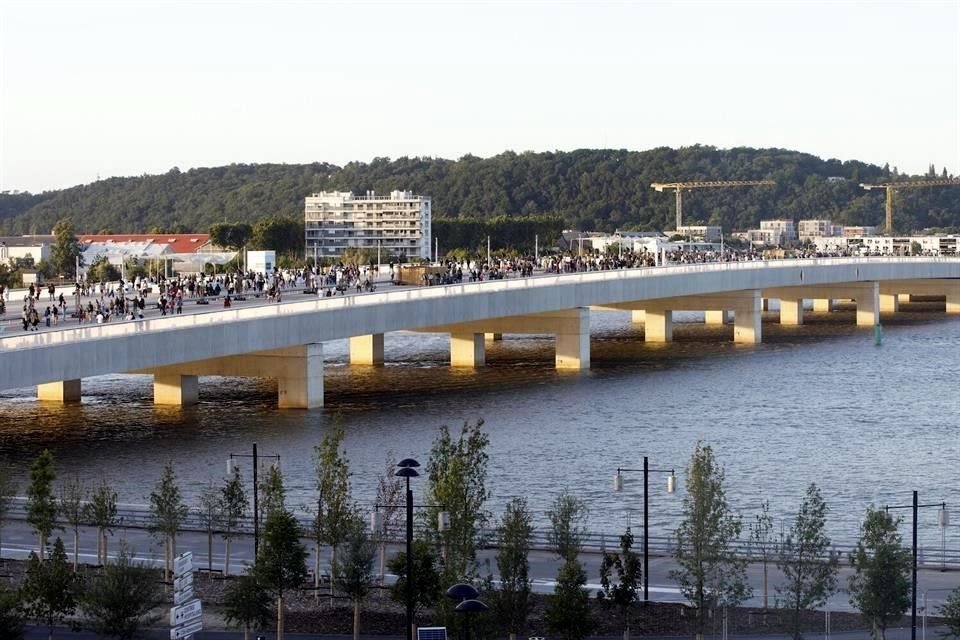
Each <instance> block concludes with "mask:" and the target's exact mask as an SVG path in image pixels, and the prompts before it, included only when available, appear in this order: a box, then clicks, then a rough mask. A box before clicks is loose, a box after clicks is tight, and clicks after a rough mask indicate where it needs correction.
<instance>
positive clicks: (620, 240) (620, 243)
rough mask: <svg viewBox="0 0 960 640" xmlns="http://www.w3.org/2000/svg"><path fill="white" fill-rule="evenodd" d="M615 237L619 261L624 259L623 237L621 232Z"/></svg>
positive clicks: (615, 234) (614, 235)
mask: <svg viewBox="0 0 960 640" xmlns="http://www.w3.org/2000/svg"><path fill="white" fill-rule="evenodd" d="M613 237H614V238H616V239H617V259H622V258H623V236H622V235H620V232H619V231H617V232H615V233H614V234H613Z"/></svg>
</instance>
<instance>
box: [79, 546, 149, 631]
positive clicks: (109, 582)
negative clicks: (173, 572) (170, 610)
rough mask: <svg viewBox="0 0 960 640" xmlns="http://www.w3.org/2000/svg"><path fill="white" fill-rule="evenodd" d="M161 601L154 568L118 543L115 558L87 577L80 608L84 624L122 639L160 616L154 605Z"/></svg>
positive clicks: (91, 628)
mask: <svg viewBox="0 0 960 640" xmlns="http://www.w3.org/2000/svg"><path fill="white" fill-rule="evenodd" d="M162 602H163V593H162V589H161V586H160V584H159V582H158V581H157V572H156V571H155V570H153V569H151V568H150V567H148V566H147V565H146V564H145V563H142V562H138V561H135V560H134V559H133V551H132V550H130V549H128V548H127V547H126V545H124V544H123V543H121V544H120V548H119V549H118V550H117V557H116V560H114V562H112V563H108V564H106V565H104V567H103V573H101V574H100V575H99V576H95V577H94V578H92V579H91V580H89V581H88V583H87V585H86V588H85V590H84V594H83V596H82V598H81V600H80V609H81V611H82V612H83V614H84V617H85V620H84V626H85V627H86V628H88V629H90V630H92V631H94V632H96V633H99V634H101V635H106V636H113V637H117V638H121V639H124V640H126V639H129V638H135V637H137V636H138V635H139V632H140V629H141V628H142V627H144V626H147V625H150V624H153V623H154V622H156V621H157V620H159V619H160V616H159V614H157V607H159V606H160V604H161V603H162Z"/></svg>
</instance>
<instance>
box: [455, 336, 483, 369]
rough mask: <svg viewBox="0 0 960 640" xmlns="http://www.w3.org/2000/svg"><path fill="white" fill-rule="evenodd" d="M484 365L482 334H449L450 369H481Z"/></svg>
mask: <svg viewBox="0 0 960 640" xmlns="http://www.w3.org/2000/svg"><path fill="white" fill-rule="evenodd" d="M484 364H486V350H485V348H484V334H482V333H451V334H450V366H451V367H482V366H483V365H484Z"/></svg>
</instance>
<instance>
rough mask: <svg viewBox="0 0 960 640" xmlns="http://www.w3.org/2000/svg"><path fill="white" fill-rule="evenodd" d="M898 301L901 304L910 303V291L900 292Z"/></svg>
mask: <svg viewBox="0 0 960 640" xmlns="http://www.w3.org/2000/svg"><path fill="white" fill-rule="evenodd" d="M897 302H899V303H900V304H910V294H909V293H898V294H897Z"/></svg>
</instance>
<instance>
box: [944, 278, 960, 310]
mask: <svg viewBox="0 0 960 640" xmlns="http://www.w3.org/2000/svg"><path fill="white" fill-rule="evenodd" d="M946 296H947V307H946V311H947V313H960V286H957V285H955V284H953V283H951V284H950V285H948V286H947V292H946Z"/></svg>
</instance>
